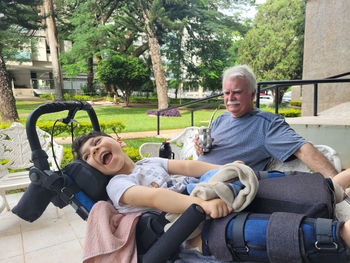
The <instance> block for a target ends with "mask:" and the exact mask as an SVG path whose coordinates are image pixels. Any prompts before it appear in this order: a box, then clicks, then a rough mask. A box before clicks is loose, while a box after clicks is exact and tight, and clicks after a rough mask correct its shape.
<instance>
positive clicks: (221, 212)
mask: <svg viewBox="0 0 350 263" xmlns="http://www.w3.org/2000/svg"><path fill="white" fill-rule="evenodd" d="M200 206H201V207H202V208H203V209H204V211H205V213H206V214H207V215H209V216H210V217H211V218H220V217H224V216H227V215H228V214H230V213H231V212H232V210H233V209H232V207H231V206H228V205H227V204H226V203H225V202H224V201H223V200H221V199H219V198H215V199H212V200H208V201H204V200H203V201H202V202H201V203H200Z"/></svg>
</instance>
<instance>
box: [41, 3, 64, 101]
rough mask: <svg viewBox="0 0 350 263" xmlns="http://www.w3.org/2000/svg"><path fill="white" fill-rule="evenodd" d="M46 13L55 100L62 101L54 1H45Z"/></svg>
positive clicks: (61, 78)
mask: <svg viewBox="0 0 350 263" xmlns="http://www.w3.org/2000/svg"><path fill="white" fill-rule="evenodd" d="M44 12H45V16H46V18H45V22H46V36H47V42H48V44H49V47H50V54H51V62H52V73H53V80H54V84H55V100H58V101H62V100H64V97H63V77H62V70H61V64H60V62H59V61H58V58H59V43H58V39H57V31H56V24H55V17H54V8H53V0H45V1H44Z"/></svg>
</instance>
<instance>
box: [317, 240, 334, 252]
mask: <svg viewBox="0 0 350 263" xmlns="http://www.w3.org/2000/svg"><path fill="white" fill-rule="evenodd" d="M315 248H316V249H317V250H324V251H335V250H338V244H337V243H335V242H332V243H326V244H323V243H320V242H319V241H316V242H315Z"/></svg>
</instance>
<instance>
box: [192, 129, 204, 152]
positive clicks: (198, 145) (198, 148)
mask: <svg viewBox="0 0 350 263" xmlns="http://www.w3.org/2000/svg"><path fill="white" fill-rule="evenodd" d="M193 143H194V148H196V153H197V155H198V156H199V155H202V154H203V145H202V143H201V142H200V141H199V135H198V134H196V135H195V136H194V140H193Z"/></svg>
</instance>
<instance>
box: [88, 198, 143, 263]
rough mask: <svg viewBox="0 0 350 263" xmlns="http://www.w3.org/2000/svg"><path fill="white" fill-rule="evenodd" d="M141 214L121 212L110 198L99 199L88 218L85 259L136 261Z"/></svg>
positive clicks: (96, 260) (89, 260)
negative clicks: (107, 199) (137, 225)
mask: <svg viewBox="0 0 350 263" xmlns="http://www.w3.org/2000/svg"><path fill="white" fill-rule="evenodd" d="M139 216H140V213H130V214H126V215H124V214H120V213H119V212H118V211H117V210H116V209H115V208H114V206H113V205H112V204H111V203H109V202H106V201H99V202H97V203H96V204H95V205H94V206H93V207H92V209H91V211H90V214H89V218H88V221H87V229H86V236H85V242H84V249H83V262H84V263H91V262H101V263H102V262H106V263H109V262H135V263H137V251H136V241H135V240H136V239H135V232H136V224H137V222H138V218H139Z"/></svg>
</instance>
